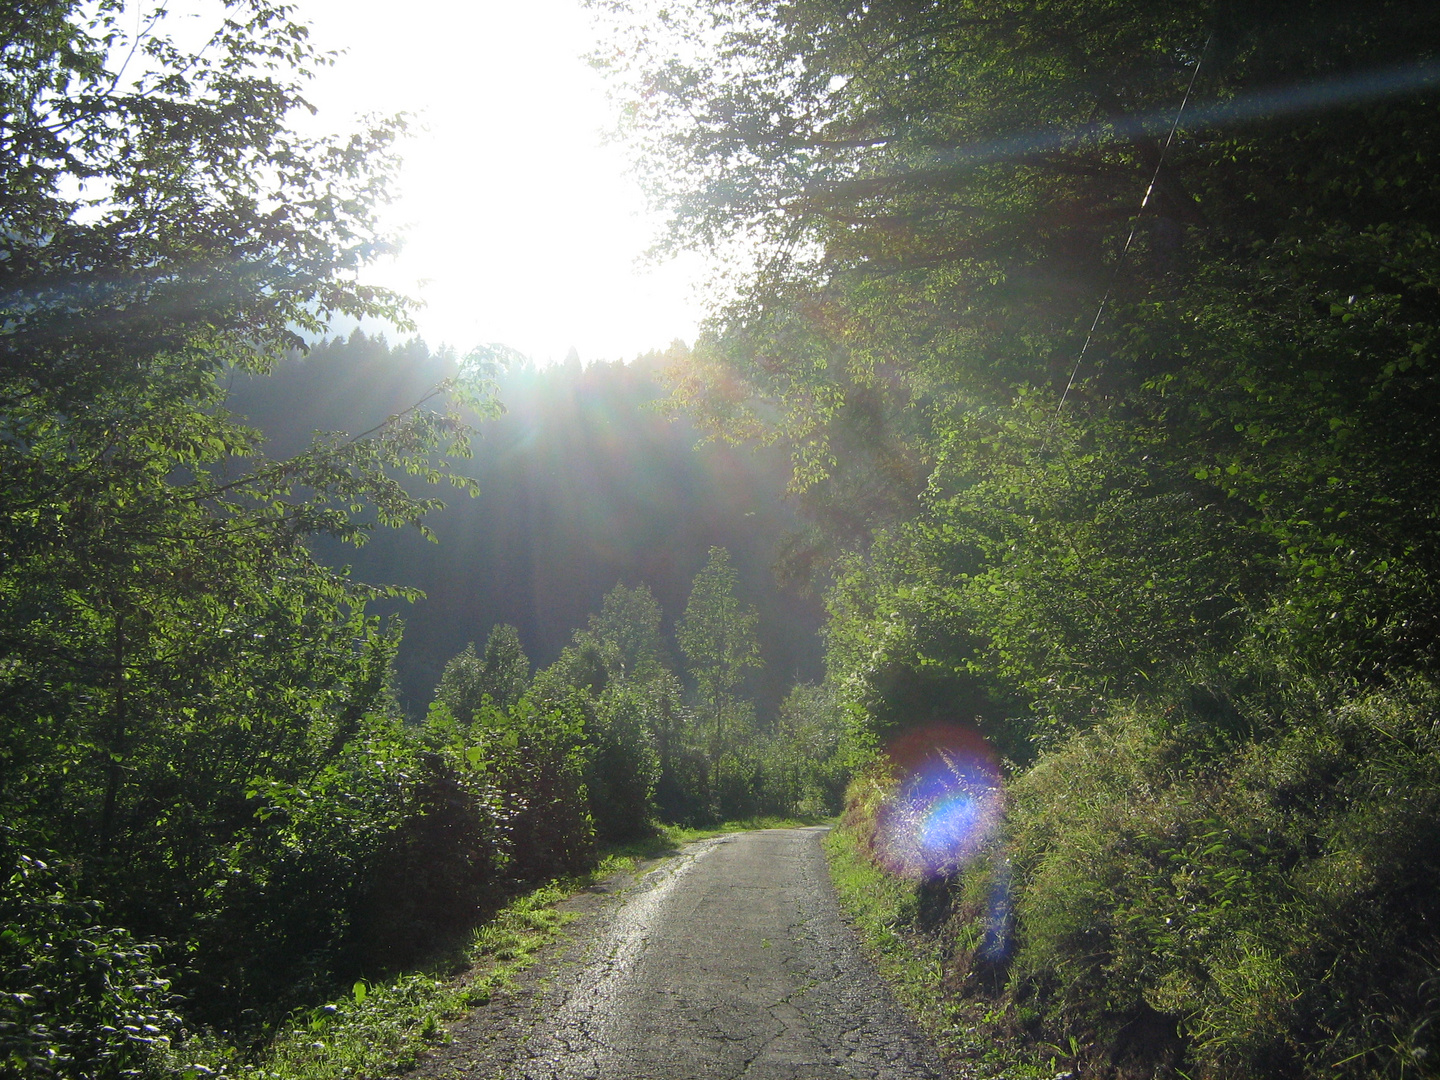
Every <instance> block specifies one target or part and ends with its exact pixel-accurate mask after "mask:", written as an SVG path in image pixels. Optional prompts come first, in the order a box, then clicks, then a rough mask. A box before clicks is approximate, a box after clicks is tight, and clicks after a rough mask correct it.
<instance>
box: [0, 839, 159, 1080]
mask: <svg viewBox="0 0 1440 1080" xmlns="http://www.w3.org/2000/svg"><path fill="white" fill-rule="evenodd" d="M3 839H4V838H3V836H0V841H3ZM0 855H3V857H4V858H5V859H6V862H7V869H9V870H10V873H9V875H8V877H6V878H5V879H4V880H3V883H0V1076H15V1077H19V1076H31V1077H50V1076H53V1077H75V1078H85V1080H90V1078H95V1080H99V1078H108V1077H119V1076H134V1075H138V1074H140V1073H142V1072H144V1071H146V1068H147V1066H148V1065H149V1064H151V1063H152V1062H154V1061H155V1060H156V1059H157V1057H158V1056H159V1055H161V1054H163V1053H164V1051H165V1050H166V1049H167V1048H168V1046H169V1044H170V1042H171V1040H172V1039H173V1038H175V1037H176V1036H177V1035H178V1034H179V1032H180V1019H179V1017H178V1016H176V1015H175V1013H174V1012H173V1011H172V1010H171V1003H172V995H171V993H170V983H169V980H167V979H165V978H162V977H161V975H160V974H159V973H158V972H157V971H156V968H155V960H156V956H157V954H158V952H159V947H158V946H157V945H155V944H152V943H148V942H142V941H136V940H134V938H132V937H131V936H130V933H129V932H128V931H126V930H123V929H121V928H118V927H112V926H108V925H106V923H105V921H104V911H103V909H102V908H101V906H100V905H99V904H98V903H96V902H94V901H92V900H84V899H80V898H77V897H75V896H74V895H73V894H72V892H71V884H70V881H69V880H68V875H66V874H64V873H62V872H61V871H60V870H58V869H57V868H56V867H55V866H53V865H51V864H50V863H49V862H47V861H45V860H42V859H40V858H38V857H36V856H34V855H29V854H21V853H17V852H16V851H15V850H14V849H13V847H12V846H11V845H10V844H6V843H3V842H0Z"/></svg>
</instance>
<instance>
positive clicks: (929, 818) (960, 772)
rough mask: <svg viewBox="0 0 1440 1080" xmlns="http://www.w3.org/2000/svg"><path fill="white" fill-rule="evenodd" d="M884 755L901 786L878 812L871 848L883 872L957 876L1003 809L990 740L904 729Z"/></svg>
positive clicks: (942, 728) (956, 731)
mask: <svg viewBox="0 0 1440 1080" xmlns="http://www.w3.org/2000/svg"><path fill="white" fill-rule="evenodd" d="M887 753H888V756H889V758H890V760H891V762H892V764H893V765H894V767H895V769H896V772H897V774H898V775H899V785H898V787H897V788H896V790H895V792H894V794H892V795H891V796H890V798H889V799H887V800H886V803H885V805H884V806H883V807H882V808H881V810H880V814H879V820H878V821H877V829H876V850H877V853H878V854H879V856H880V859H881V861H882V862H883V863H884V865H885V867H886V869H888V870H890V871H891V872H892V873H895V874H899V875H901V876H904V877H910V878H919V879H929V878H937V877H944V876H946V875H949V874H953V873H955V871H957V870H958V869H960V867H961V866H963V865H964V864H965V863H966V862H967V861H969V860H970V859H971V858H973V857H974V856H975V855H976V854H977V853H978V852H979V851H980V849H981V848H982V847H983V846H984V845H985V844H986V842H987V841H988V840H989V839H990V837H991V836H992V835H993V834H994V832H995V828H996V826H997V825H998V824H999V821H1000V814H1001V811H1002V808H1003V788H1002V786H1001V780H1000V769H999V764H998V762H997V760H996V757H995V753H994V751H992V750H991V749H990V746H989V744H988V743H986V742H985V740H984V739H983V738H982V737H981V736H980V735H979V734H978V733H977V732H975V731H973V730H972V729H970V728H966V727H962V726H960V725H958V724H932V725H928V726H926V727H923V728H919V729H915V730H912V731H909V732H907V733H906V734H905V735H904V736H902V737H901V738H900V739H897V740H896V741H895V742H894V743H892V744H891V746H890V748H889V750H888V752H887Z"/></svg>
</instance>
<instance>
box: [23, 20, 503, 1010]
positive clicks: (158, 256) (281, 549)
mask: <svg viewBox="0 0 1440 1080" xmlns="http://www.w3.org/2000/svg"><path fill="white" fill-rule="evenodd" d="M225 11H226V13H227V14H228V15H229V16H231V17H222V18H221V19H220V20H219V22H220V26H219V29H218V30H217V31H216V33H215V34H214V36H213V39H212V40H211V41H210V42H209V43H208V44H207V45H206V46H205V47H204V48H202V49H200V50H198V51H195V52H187V51H185V50H184V49H182V48H181V47H179V46H178V45H177V44H176V43H175V41H173V40H171V39H170V38H169V37H167V36H166V35H165V34H164V32H163V31H164V28H165V23H164V11H163V9H161V10H160V11H159V12H157V13H155V14H154V15H152V16H146V17H142V18H140V19H139V20H138V21H137V20H136V17H135V16H136V12H135V11H134V10H128V11H127V10H126V9H125V6H124V5H123V4H122V3H118V2H115V3H112V2H105V3H101V4H98V5H86V4H80V3H78V2H70V0H48V2H46V0H40V2H37V3H32V4H25V5H21V6H20V7H18V8H14V9H13V10H11V9H7V12H6V13H5V14H3V15H0V32H3V34H4V41H5V48H4V50H3V55H0V65H3V68H4V80H3V81H4V87H5V89H4V91H3V92H0V170H3V176H4V184H3V194H0V550H3V552H4V558H3V559H0V656H3V657H4V660H3V661H0V717H3V720H0V799H3V801H4V804H5V806H6V816H7V822H8V824H9V825H10V827H11V828H12V829H13V830H14V837H15V840H14V843H15V844H16V846H17V847H18V848H19V849H20V850H22V851H23V850H53V851H54V852H56V853H58V856H59V857H60V858H61V859H62V860H64V861H65V862H66V863H67V864H68V865H71V866H73V867H74V868H75V882H74V886H73V888H74V890H75V893H76V895H77V896H79V897H83V898H86V899H87V901H88V899H91V898H93V899H98V900H100V901H103V902H104V904H105V906H106V917H107V919H108V920H111V921H113V922H114V923H116V924H119V925H124V926H126V927H127V928H128V929H130V930H132V931H134V932H135V933H136V935H137V936H139V937H141V938H156V939H161V940H164V941H165V942H167V943H168V944H167V945H166V951H165V953H164V955H163V956H162V957H161V961H162V962H163V963H168V964H174V965H177V967H178V968H179V970H180V973H181V985H180V989H181V990H182V992H184V993H186V994H189V995H190V1004H189V1005H188V1006H187V1008H189V1009H192V1010H194V1011H196V1012H198V1013H204V1011H205V1010H206V1009H212V1010H217V1011H212V1012H210V1013H209V1014H208V1015H209V1017H210V1018H211V1019H212V1020H214V1019H216V1018H217V1017H218V1016H223V1015H224V1008H226V1007H234V1008H238V1007H241V1006H263V1007H266V1008H282V1011H283V997H284V995H285V994H286V993H288V992H289V987H290V985H291V983H292V982H293V981H294V979H295V978H296V972H297V971H298V970H299V968H300V967H301V966H303V965H304V964H307V963H316V964H320V965H321V970H323V965H324V964H325V963H326V962H328V961H333V960H336V958H337V957H338V950H339V949H340V947H341V945H342V944H343V934H344V926H345V925H346V919H347V918H348V915H346V914H345V913H344V912H343V911H342V912H341V913H340V914H339V915H336V916H335V918H334V919H331V915H335V913H336V908H335V906H334V905H335V904H337V903H338V904H341V905H342V906H343V904H345V903H348V902H349V900H350V899H353V894H352V893H348V892H347V893H344V894H343V895H331V893H330V891H329V889H328V886H325V885H324V883H323V882H320V881H319V879H318V878H307V877H306V876H305V873H303V872H300V870H297V869H296V867H297V864H303V862H304V860H305V859H307V858H310V857H311V856H312V855H313V854H314V851H315V849H311V848H307V847H305V845H303V844H297V845H292V846H290V847H286V846H285V845H278V846H273V845H271V844H270V843H269V839H270V838H271V837H273V836H274V835H275V834H276V832H277V828H278V826H277V825H276V822H277V821H278V820H280V819H281V818H286V817H291V816H293V815H300V816H302V817H303V816H304V815H303V813H302V810H303V809H304V808H307V807H308V808H310V809H311V810H314V812H315V813H316V814H318V815H320V816H322V817H323V816H324V812H328V811H335V810H337V807H338V806H339V804H340V803H341V802H343V797H341V796H340V795H338V794H336V792H337V790H338V788H339V787H340V784H339V783H338V781H337V782H336V783H335V785H334V786H333V787H328V788H327V787H326V786H325V783H324V780H325V778H326V777H330V778H331V779H334V775H335V772H334V771H335V770H336V769H339V767H340V766H339V765H338V764H337V763H340V762H350V764H351V765H353V768H350V767H349V766H347V768H350V776H351V779H354V780H355V781H356V783H357V784H358V783H359V782H360V781H359V780H358V779H356V777H357V776H358V777H364V776H365V775H366V773H365V770H366V769H370V770H372V774H371V778H373V770H380V771H383V769H384V767H385V766H384V762H385V760H386V758H385V755H384V754H378V753H377V754H367V753H365V752H362V751H359V750H357V749H356V746H357V744H364V745H379V744H383V743H387V741H389V740H392V739H398V740H400V741H401V742H403V737H402V736H401V735H400V734H398V731H399V729H398V727H397V724H398V717H397V715H396V712H395V710H394V708H393V703H392V701H391V694H390V685H389V683H390V668H391V663H392V661H393V657H394V652H395V648H396V645H397V642H398V628H397V627H391V628H389V629H384V628H382V627H381V626H380V624H379V622H378V621H377V620H376V619H375V618H374V617H372V616H368V615H367V614H366V612H365V607H366V605H367V603H369V602H370V601H371V600H372V599H375V598H378V597H382V596H397V595H402V592H401V591H400V590H393V589H387V588H385V587H379V586H368V585H364V584H362V583H359V582H356V581H354V580H352V579H351V578H350V577H349V576H348V575H347V574H345V573H344V572H339V571H335V570H331V569H329V568H326V567H324V566H322V565H320V564H319V563H318V562H317V561H316V560H315V559H314V557H313V556H312V554H311V552H310V550H309V548H308V546H307V542H308V540H309V539H310V538H311V537H314V536H317V535H322V534H323V535H329V536H333V537H337V538H339V539H341V540H344V541H347V542H350V543H354V544H360V543H363V542H364V540H365V538H366V537H367V535H368V534H369V532H370V531H371V530H372V529H373V528H375V527H376V526H378V525H384V526H411V527H416V528H418V529H420V530H421V531H422V532H425V531H426V530H425V525H424V518H425V515H426V514H427V513H429V512H430V511H432V510H434V509H436V508H437V507H438V506H440V505H441V504H440V502H439V500H438V499H436V498H433V497H430V498H417V497H412V496H411V495H410V494H409V493H407V491H406V490H405V488H404V487H403V486H402V485H401V483H399V482H398V481H397V480H396V479H395V477H396V476H397V475H406V474H408V475H411V476H416V477H419V478H421V479H423V480H426V481H429V482H443V481H446V480H450V481H452V482H453V483H455V484H456V486H458V487H459V488H460V489H461V490H467V489H470V488H471V487H472V484H471V482H470V481H467V480H463V479H459V478H455V477H454V476H453V474H451V473H450V472H449V469H448V464H447V462H446V461H444V460H443V458H442V456H443V455H445V454H450V455H463V454H465V453H466V452H467V449H468V435H469V429H468V428H467V427H466V425H465V424H464V423H463V422H462V421H461V419H460V418H459V416H458V415H457V414H456V413H454V412H453V411H452V410H451V409H450V407H449V405H448V404H447V403H446V391H447V388H446V387H443V386H442V387H438V388H436V389H435V390H434V391H432V392H431V393H430V394H429V395H427V396H426V397H425V398H424V399H423V400H421V401H419V402H417V403H416V404H415V405H414V407H412V408H410V409H406V410H402V411H400V412H398V413H397V414H396V415H394V416H391V417H389V418H388V419H387V420H385V421H383V422H382V423H380V424H379V425H378V426H376V427H375V428H373V429H372V430H369V431H366V432H362V433H359V434H356V435H349V434H345V433H334V432H332V433H325V434H322V435H320V436H318V437H316V438H315V439H314V440H313V442H312V443H311V444H310V445H309V446H308V447H307V448H305V449H303V450H302V451H301V452H299V453H297V454H295V455H293V456H291V457H289V458H286V459H283V460H275V459H271V458H269V457H267V456H266V455H265V453H264V451H263V447H262V444H261V440H260V438H259V436H258V434H257V433H256V432H255V431H253V430H251V429H249V428H248V427H247V426H245V425H244V424H243V423H241V422H240V421H239V420H237V418H235V417H234V416H232V415H230V414H229V413H228V412H227V411H226V409H225V407H224V406H225V387H224V383H225V379H224V376H225V374H226V372H227V370H229V369H230V368H231V367H232V366H238V367H243V368H247V369H250V370H256V371H262V370H265V369H266V368H267V367H268V366H269V365H270V364H271V363H273V362H274V361H275V359H276V358H277V357H278V356H279V355H280V354H281V353H282V352H283V351H284V350H286V349H290V348H298V347H302V346H303V340H302V338H301V336H300V335H301V334H302V333H315V332H317V331H319V330H321V329H322V328H323V327H324V326H325V325H326V323H327V320H328V319H329V318H330V317H331V316H333V315H338V314H343V315H348V316H352V317H356V318H359V317H369V316H374V317H381V318H389V319H392V320H398V321H399V322H401V323H404V322H405V321H406V319H407V315H406V312H407V310H408V308H407V305H406V303H405V302H403V301H402V300H400V299H399V298H398V297H395V296H393V295H391V294H389V293H386V292H384V291H383V290H376V289H373V288H371V287H369V286H365V285H362V284H360V283H359V282H358V281H357V279H356V274H357V272H358V270H359V269H360V268H361V266H362V265H363V264H364V263H365V262H366V261H367V260H369V259H370V258H372V257H374V256H375V255H376V254H378V253H381V252H383V251H385V250H387V249H388V242H387V241H386V240H385V239H384V238H383V237H382V236H380V235H378V233H377V230H376V226H375V210H376V207H377V204H378V203H379V202H380V201H382V200H383V198H384V194H385V185H386V182H387V178H388V176H389V174H390V172H391V170H392V168H393V165H394V162H393V160H392V158H391V157H390V153H389V147H390V144H391V142H392V140H393V139H394V138H395V136H396V135H397V134H398V133H399V131H400V130H401V126H402V125H400V124H398V123H394V122H385V123H381V124H379V125H377V126H376V127H374V128H372V129H370V130H367V131H364V132H361V133H357V134H355V135H353V136H346V137H342V138H338V139H329V140H323V139H322V140H313V139H307V138H302V137H300V136H298V135H297V134H295V133H294V132H293V131H292V130H291V129H290V127H289V117H290V113H291V112H292V110H294V109H296V108H303V107H304V104H305V103H304V100H303V97H302V89H303V84H304V81H305V80H306V78H308V76H309V74H310V72H311V71H313V69H314V67H315V66H316V65H317V64H319V63H323V62H324V60H323V57H322V55H321V54H319V53H317V52H316V51H315V50H314V48H313V46H311V45H310V43H309V41H308V38H307V32H306V29H305V27H303V26H302V25H300V24H298V23H295V22H293V21H292V20H291V19H290V17H289V9H288V8H287V7H285V6H283V5H279V4H274V3H270V2H269V0H245V2H242V3H238V4H233V5H228V6H227V7H226V9H225ZM132 27H138V29H131V28H132ZM127 56H129V57H131V59H130V61H128V64H129V66H128V67H121V66H116V62H117V61H123V60H124V58H125V57H127ZM472 366H473V365H472ZM448 389H450V390H453V391H454V393H452V394H451V395H450V396H451V398H452V399H453V398H454V397H456V396H462V395H461V388H459V387H451V388H448ZM477 400H478V399H477ZM407 595H408V594H407ZM404 789H405V785H404V783H402V784H401V785H399V787H398V788H396V789H395V790H396V791H400V792H401V793H402V794H403V792H404ZM322 790H325V791H328V792H329V794H328V795H325V796H323V797H322V796H321V795H319V794H317V792H318V791H322ZM326 799H330V800H332V801H330V802H328V803H327V802H326ZM401 802H402V808H400V809H396V807H395V806H394V805H393V804H385V803H384V802H383V801H382V802H378V803H376V804H375V805H374V806H372V807H366V808H364V809H363V810H360V811H354V812H353V814H351V812H352V809H353V808H351V807H349V806H348V804H347V808H346V813H347V814H351V816H349V817H346V818H344V821H345V822H346V826H345V827H346V828H348V829H350V830H351V832H350V834H349V835H350V837H351V839H353V840H354V847H353V848H352V849H347V850H346V851H337V852H336V853H335V855H334V857H335V858H336V859H337V860H343V858H345V857H347V856H348V855H353V854H355V853H356V852H363V851H369V850H371V849H372V848H373V846H374V845H375V843H377V842H378V841H377V837H379V836H381V835H382V834H383V833H384V832H385V830H386V829H387V828H393V827H394V826H395V824H396V819H390V820H388V821H387V820H386V815H387V814H390V813H391V812H392V811H394V813H395V815H396V818H398V819H403V817H404V815H405V813H406V811H405V810H404V809H403V799H402V800H401ZM320 804H325V810H324V811H322V810H319V809H316V807H317V806H319V805H320ZM412 809H413V804H412ZM262 811H263V812H262ZM267 820H269V821H270V824H268V825H267V824H266V821H267ZM355 857H356V859H357V860H358V859H360V856H359V855H355ZM362 861H363V860H362ZM300 869H301V870H303V869H304V866H301V868H300ZM290 870H295V871H296V872H295V874H294V875H293V876H289V877H287V876H286V874H287V872H288V871H290ZM5 872H8V868H7V870H6V871H5ZM286 881H288V882H289V883H290V885H291V887H293V890H294V894H293V895H291V896H290V897H288V898H281V897H277V896H275V895H274V893H273V892H271V893H267V892H266V890H267V889H268V888H270V887H271V886H273V885H275V884H276V883H279V882H286ZM217 883H224V884H217ZM267 883H268V884H267ZM252 887H253V890H254V893H258V894H261V895H268V896H269V900H270V902H271V904H272V907H273V912H272V915H267V916H265V917H264V918H263V919H257V918H254V917H253V916H254V911H248V910H247V909H245V907H244V905H243V904H237V903H236V901H235V900H234V899H233V898H236V897H239V896H242V895H247V894H249V895H254V893H247V891H248V890H251V889H252ZM287 899H288V900H293V901H296V902H294V903H286V902H284V901H285V900H287ZM262 906H263V905H262ZM74 910H76V911H81V910H84V904H83V903H77V905H76V906H75V908H74ZM282 912H285V913H288V914H286V915H284V916H283V917H284V918H288V917H290V916H292V915H293V917H294V918H295V919H297V920H300V921H301V922H304V921H305V920H311V921H313V922H316V923H317V924H323V927H324V932H323V933H321V932H319V931H317V934H316V936H315V937H314V938H313V939H307V940H308V941H309V943H310V945H314V949H313V950H310V946H309V945H307V947H306V950H291V951H290V953H289V955H284V956H278V959H277V963H279V965H280V966H279V967H277V968H274V969H269V970H268V973H266V972H262V971H261V969H260V968H259V967H257V966H256V964H255V963H252V959H253V954H254V953H255V950H256V949H258V948H259V946H258V945H257V938H264V937H268V938H271V939H273V940H276V941H280V940H291V939H290V938H289V937H288V936H287V935H289V934H290V933H291V931H294V932H295V933H297V934H298V933H299V931H298V930H296V927H295V926H289V927H282V926H280V925H279V923H280V922H281V921H283V918H282V915H281V913H282ZM272 916H273V917H272ZM86 917H87V918H88V917H90V916H88V915H87V916H86ZM267 920H268V921H267ZM307 925H308V924H307ZM337 928H338V929H337ZM302 936H303V935H302ZM307 950H309V951H307ZM227 964H229V965H231V966H230V967H226V965H227ZM247 965H248V966H247ZM247 972H248V974H247Z"/></svg>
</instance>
